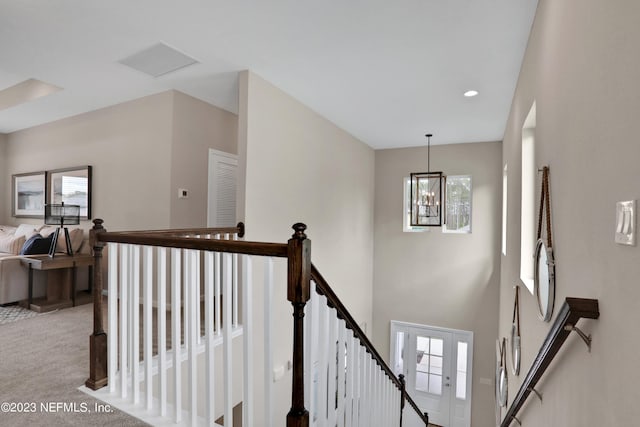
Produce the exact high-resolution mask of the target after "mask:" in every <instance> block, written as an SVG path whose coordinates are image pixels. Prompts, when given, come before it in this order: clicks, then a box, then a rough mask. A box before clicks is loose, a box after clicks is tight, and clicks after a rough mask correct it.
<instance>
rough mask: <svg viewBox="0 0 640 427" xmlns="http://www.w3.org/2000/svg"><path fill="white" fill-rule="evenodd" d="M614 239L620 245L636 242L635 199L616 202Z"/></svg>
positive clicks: (633, 244) (632, 244)
mask: <svg viewBox="0 0 640 427" xmlns="http://www.w3.org/2000/svg"><path fill="white" fill-rule="evenodd" d="M615 241H616V243H619V244H621V245H631V246H635V244H636V201H635V200H629V201H626V202H618V203H616V234H615Z"/></svg>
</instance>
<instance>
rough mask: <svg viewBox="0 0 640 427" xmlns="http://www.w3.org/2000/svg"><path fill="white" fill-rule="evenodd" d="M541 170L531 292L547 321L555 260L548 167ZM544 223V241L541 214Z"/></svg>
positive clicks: (551, 297)
mask: <svg viewBox="0 0 640 427" xmlns="http://www.w3.org/2000/svg"><path fill="white" fill-rule="evenodd" d="M541 171H542V185H541V188H540V211H539V214H538V241H537V242H536V251H535V256H534V258H535V263H534V266H533V293H534V295H535V297H536V302H537V304H538V313H539V316H538V317H540V319H541V320H544V321H545V322H548V321H549V320H551V317H552V316H553V304H554V300H555V295H556V283H555V268H556V267H555V261H554V259H553V243H552V242H553V240H552V238H551V202H550V200H549V199H550V196H549V167H548V166H545V167H543V168H542V169H541ZM543 213H545V216H544V219H545V224H546V235H547V236H546V241H545V240H543V239H542V219H543V218H542V215H543Z"/></svg>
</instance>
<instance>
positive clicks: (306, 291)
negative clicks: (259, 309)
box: [287, 223, 311, 427]
mask: <svg viewBox="0 0 640 427" xmlns="http://www.w3.org/2000/svg"><path fill="white" fill-rule="evenodd" d="M293 229H294V230H295V233H294V234H293V236H292V237H291V239H289V241H288V255H287V299H288V300H289V301H290V302H291V305H293V359H292V360H293V386H292V392H291V409H290V410H289V413H288V414H287V427H308V426H309V411H307V409H306V408H305V407H304V307H305V305H306V303H307V301H309V298H310V290H311V241H310V240H309V239H307V236H306V234H304V232H305V230H306V229H307V226H306V225H305V224H302V223H296V224H294V225H293Z"/></svg>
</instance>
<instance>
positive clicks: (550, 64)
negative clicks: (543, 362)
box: [499, 0, 640, 427]
mask: <svg viewBox="0 0 640 427" xmlns="http://www.w3.org/2000/svg"><path fill="white" fill-rule="evenodd" d="M639 17H640V3H638V2H631V1H613V2H602V1H598V0H583V1H577V0H566V1H560V2H558V1H549V0H540V2H539V5H538V11H537V14H536V18H535V21H534V25H533V29H532V33H531V36H530V40H529V44H528V47H527V51H526V53H525V57H524V62H523V65H522V69H521V73H520V77H519V81H518V85H517V89H516V93H515V96H514V99H513V104H512V107H511V113H510V116H509V121H508V124H507V128H506V131H505V136H504V145H503V150H504V151H503V158H504V161H505V162H507V163H508V170H509V184H508V189H509V195H508V201H509V206H508V217H507V219H508V234H507V236H508V244H507V255H506V257H504V259H503V262H502V280H501V290H500V329H499V330H500V336H507V334H508V333H509V327H510V323H511V315H512V308H513V289H512V287H513V285H514V284H516V283H518V282H519V268H520V266H519V263H520V181H521V178H520V173H521V169H520V154H521V130H522V125H523V122H524V120H525V117H526V114H527V112H528V111H529V108H530V107H531V104H532V103H533V101H534V100H535V101H536V106H537V127H536V164H537V165H538V166H542V165H545V164H546V165H549V167H550V186H551V211H552V227H553V236H554V253H555V259H556V274H557V282H556V300H557V303H556V310H555V312H554V318H555V315H556V314H557V312H558V308H559V306H560V305H561V303H562V301H563V300H564V298H565V297H567V296H571V297H586V298H597V299H598V300H599V301H600V312H601V317H600V319H599V320H582V321H581V322H580V323H579V324H578V326H579V327H580V328H582V329H584V331H585V332H586V333H591V334H592V335H593V347H592V351H591V353H588V352H587V349H586V347H585V345H584V344H583V343H582V342H581V341H580V340H579V338H578V337H577V336H575V335H572V336H570V337H569V339H568V340H567V342H566V343H565V346H564V348H563V349H562V350H561V351H560V353H559V354H558V356H557V360H556V361H555V362H554V363H553V365H552V366H551V369H550V370H549V372H547V374H546V375H545V376H544V377H543V378H542V381H541V383H540V385H539V386H538V389H539V390H540V391H541V392H542V393H543V394H544V401H543V402H542V403H540V402H539V401H537V399H535V398H533V399H531V402H529V403H528V404H527V405H526V406H525V407H524V410H523V412H522V414H521V416H520V417H519V418H520V419H521V420H522V423H523V425H525V426H527V425H539V426H542V425H544V426H551V425H555V426H566V427H573V426H575V427H582V426H604V425H607V426H632V425H637V424H638V419H639V417H640V406H639V405H638V402H637V401H638V397H639V396H640V393H639V392H638V384H639V383H640V369H638V354H639V353H640V341H639V340H638V339H637V337H638V319H639V316H638V306H640V287H638V277H639V276H640V262H639V261H640V249H639V247H638V246H637V245H636V246H635V247H628V246H620V245H616V244H615V243H614V230H615V225H614V223H615V203H616V201H621V200H631V199H638V198H640V168H639V167H638V159H639V158H640V144H638V142H637V139H638V125H637V122H638V117H637V116H638V113H639V112H640V85H639V84H638V76H639V75H640V55H638V46H640V26H639V25H638V18H639ZM538 182H539V177H538ZM538 185H539V184H538ZM536 197H539V196H536ZM536 203H537V199H536ZM521 295H522V298H521V311H522V312H521V327H522V338H523V360H522V362H523V363H522V366H523V372H522V373H521V375H520V376H519V377H513V376H510V377H509V388H510V392H509V395H510V396H511V397H512V396H514V395H515V392H516V390H517V389H518V387H519V386H520V383H521V380H522V379H523V378H524V376H525V375H526V372H527V370H528V368H529V367H530V365H531V363H532V361H533V359H534V357H535V355H536V354H537V352H538V349H539V348H540V345H541V343H542V341H543V340H544V337H545V336H546V334H547V333H548V331H549V328H550V326H551V325H550V323H543V322H541V321H539V320H538V319H537V317H536V312H537V311H536V306H535V301H534V298H533V296H531V295H530V294H529V293H528V292H527V291H526V290H525V291H524V292H522V294H521ZM509 363H510V361H509Z"/></svg>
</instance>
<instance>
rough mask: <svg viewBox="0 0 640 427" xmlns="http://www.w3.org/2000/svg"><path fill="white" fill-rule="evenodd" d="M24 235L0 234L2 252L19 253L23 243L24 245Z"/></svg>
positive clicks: (0, 249)
mask: <svg viewBox="0 0 640 427" xmlns="http://www.w3.org/2000/svg"><path fill="white" fill-rule="evenodd" d="M24 242H25V238H24V236H14V235H12V234H0V252H6V253H8V254H13V255H18V254H19V253H20V249H22V245H24Z"/></svg>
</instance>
